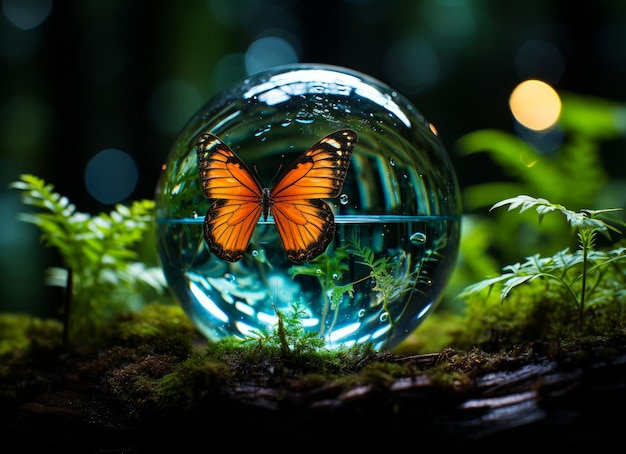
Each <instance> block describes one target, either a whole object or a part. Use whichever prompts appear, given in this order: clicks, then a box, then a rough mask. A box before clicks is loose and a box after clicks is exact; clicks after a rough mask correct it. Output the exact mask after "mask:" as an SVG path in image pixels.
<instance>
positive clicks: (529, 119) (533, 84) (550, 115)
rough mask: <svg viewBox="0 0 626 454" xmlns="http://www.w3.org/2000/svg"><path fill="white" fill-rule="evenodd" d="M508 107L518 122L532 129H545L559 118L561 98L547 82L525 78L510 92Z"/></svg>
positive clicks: (550, 126)
mask: <svg viewBox="0 0 626 454" xmlns="http://www.w3.org/2000/svg"><path fill="white" fill-rule="evenodd" d="M509 107H510V108H511V112H512V113H513V116H514V117H515V119H516V120H517V121H518V122H519V123H520V124H522V125H523V126H525V127H526V128H528V129H532V130H534V131H545V130H547V129H550V128H552V127H553V126H554V125H555V124H556V122H557V121H558V120H559V116H560V114H561V98H560V97H559V95H558V93H557V92H556V91H555V90H554V88H552V87H551V86H550V85H548V84H547V83H545V82H542V81H540V80H526V81H524V82H522V83H520V84H519V85H518V86H517V87H515V89H514V90H513V92H512V93H511V97H510V98H509Z"/></svg>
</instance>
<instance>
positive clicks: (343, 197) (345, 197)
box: [339, 194, 348, 205]
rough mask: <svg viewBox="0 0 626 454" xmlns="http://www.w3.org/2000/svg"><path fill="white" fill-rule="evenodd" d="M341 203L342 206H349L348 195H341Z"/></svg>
mask: <svg viewBox="0 0 626 454" xmlns="http://www.w3.org/2000/svg"><path fill="white" fill-rule="evenodd" d="M339 203H341V204H342V205H347V204H348V194H341V197H339Z"/></svg>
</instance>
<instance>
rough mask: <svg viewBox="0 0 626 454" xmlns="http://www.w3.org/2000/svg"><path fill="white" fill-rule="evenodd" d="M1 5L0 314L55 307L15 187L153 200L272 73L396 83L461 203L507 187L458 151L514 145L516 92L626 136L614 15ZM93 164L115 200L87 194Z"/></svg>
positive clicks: (439, 5) (618, 173)
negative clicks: (593, 112)
mask: <svg viewBox="0 0 626 454" xmlns="http://www.w3.org/2000/svg"><path fill="white" fill-rule="evenodd" d="M1 8H2V14H1V15H0V248H1V249H0V310H14V311H18V310H30V311H33V312H37V311H40V312H42V313H44V314H49V313H52V314H56V313H57V311H58V308H57V307H54V306H50V305H47V304H45V302H46V300H47V299H49V298H51V297H54V295H51V294H50V290H49V289H47V288H46V287H45V286H44V283H43V275H44V269H45V268H46V267H48V266H51V265H58V263H55V260H56V259H57V258H56V257H55V256H54V254H53V253H52V252H51V251H47V250H45V248H44V247H43V246H42V245H41V244H40V243H39V239H38V234H39V232H38V231H37V229H36V228H35V227H34V226H31V225H26V224H24V223H20V222H19V221H17V220H16V218H17V213H19V212H20V211H23V210H24V207H23V205H21V203H20V200H19V194H18V193H17V192H16V191H14V190H10V189H8V185H9V183H10V182H11V181H15V180H16V179H17V178H18V177H19V175H20V174H22V173H32V174H35V175H37V176H39V177H42V178H44V179H45V180H46V181H47V182H49V183H51V184H53V185H54V186H55V189H56V190H57V191H58V192H60V193H61V194H63V195H66V196H67V197H69V199H70V200H71V201H72V202H73V203H75V204H76V206H77V207H78V209H79V210H80V211H84V212H90V213H97V212H100V211H109V210H110V209H111V207H112V204H114V203H117V202H128V201H130V200H135V199H143V198H152V197H153V196H154V190H155V186H156V182H157V178H158V175H159V169H160V167H161V164H162V163H163V162H164V161H165V160H166V158H167V155H168V152H169V149H170V147H171V146H172V145H173V143H174V141H175V139H176V136H177V133H178V131H179V130H180V128H181V127H182V126H183V124H184V123H185V121H186V120H187V119H188V118H189V117H190V116H191V115H192V114H193V113H194V112H195V111H196V110H197V109H198V108H200V107H201V106H202V105H203V104H204V103H205V102H206V101H207V100H208V99H209V98H210V97H211V96H212V95H214V94H215V93H217V92H218V91H219V90H221V89H223V88H225V87H227V86H228V85H230V84H232V83H234V82H236V81H238V80H240V79H242V78H244V77H245V76H246V75H248V74H250V73H253V72H256V71H259V70H261V69H264V68H267V67H270V66H274V65H277V64H283V63H292V62H318V63H328V64H334V65H339V66H344V67H348V68H351V69H354V70H357V71H361V72H363V73H366V74H368V75H370V76H373V77H375V78H377V79H379V80H381V81H383V82H385V83H387V84H388V85H390V86H392V87H394V88H396V89H397V90H398V91H399V92H401V93H403V94H404V95H405V96H407V97H408V98H409V99H410V100H411V101H412V102H413V103H414V104H415V106H416V107H417V108H418V109H419V110H420V111H421V112H422V114H424V116H425V117H426V118H427V119H428V120H429V121H431V122H432V123H433V124H435V125H436V127H437V129H438V131H439V133H440V136H441V138H442V140H443V142H444V144H445V146H446V148H447V150H448V153H449V154H450V157H451V159H452V161H453V164H454V165H455V168H456V170H457V175H458V179H459V183H460V186H461V190H462V191H463V188H465V187H468V186H470V185H472V184H475V183H477V182H483V181H490V180H492V179H501V178H502V175H501V171H500V170H499V168H498V167H497V166H496V165H494V164H493V163H492V162H491V161H489V159H488V158H487V157H486V156H480V155H476V156H461V155H460V154H459V153H457V151H456V146H455V144H456V142H457V140H458V139H459V138H461V137H462V136H463V135H465V134H467V133H470V132H472V131H476V130H479V129H484V128H496V129H501V130H504V131H509V132H514V131H515V122H514V119H513V117H512V115H511V112H510V110H509V106H508V98H509V96H510V94H511V91H512V90H513V88H515V86H516V85H517V84H519V83H520V82H521V81H523V80H525V79H528V78H538V79H541V80H543V81H545V82H548V83H549V84H550V85H552V86H553V87H554V88H555V89H556V90H557V91H564V92H572V93H578V94H580V95H584V96H589V97H598V98H604V99H609V100H612V101H615V102H617V103H622V104H623V107H622V114H623V115H622V116H621V118H620V117H619V116H618V117H616V121H621V122H622V123H623V126H620V128H621V129H622V131H626V84H625V83H624V81H625V80H626V45H625V44H626V2H619V1H609V0H599V1H596V2H583V1H579V0H575V1H545V0H526V1H513V2H502V1H496V0H473V1H472V0H421V1H411V0H335V1H331V0H317V1H296V0H291V1H289V0H230V1H221V0H189V1H185V2H172V1H167V2H166V1H162V0H158V1H152V2H139V1H135V2H131V1H121V0H118V1H99V0H81V1H74V2H60V1H57V2H54V1H52V0H2V2H1ZM623 139H624V137H623V136H622V137H619V138H617V139H614V140H610V141H607V142H605V143H604V144H603V149H602V153H603V158H604V160H605V162H606V168H607V170H608V171H609V172H610V174H611V177H612V178H614V179H616V180H620V179H623V178H624V177H625V174H626V148H625V145H626V144H625V143H624V140H623ZM103 150H118V151H120V152H122V153H119V155H121V156H123V157H125V158H126V161H123V162H124V163H125V164H124V165H125V166H126V167H124V166H122V165H121V164H120V166H115V165H111V166H107V165H105V164H102V165H100V166H98V165H96V164H94V163H98V162H99V161H92V160H93V159H94V158H95V157H96V156H98V155H99V153H101V152H102V151H103ZM101 156H102V155H101ZM90 163H91V165H93V166H94V167H90ZM109 164H110V163H109ZM88 169H90V170H89V171H100V172H104V177H105V181H107V182H110V185H111V188H118V189H120V188H121V189H124V188H125V189H124V190H122V191H121V192H119V191H118V192H115V191H113V192H111V193H102V188H100V189H99V190H100V192H98V193H94V190H92V188H90V187H89V185H88V184H87V177H86V175H87V174H88ZM94 169H95V170H94ZM100 178H102V175H100ZM99 181H101V180H99ZM535 195H536V196H541V194H535ZM600 208H602V207H600Z"/></svg>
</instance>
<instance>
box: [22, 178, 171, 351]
mask: <svg viewBox="0 0 626 454" xmlns="http://www.w3.org/2000/svg"><path fill="white" fill-rule="evenodd" d="M10 187H11V188H13V189H17V190H20V191H22V202H23V203H24V204H26V205H30V206H31V207H33V208H36V209H38V211H37V212H31V213H23V214H21V215H20V217H19V219H20V220H22V221H24V222H28V223H31V224H34V225H36V226H37V227H39V229H40V230H41V240H42V242H43V243H44V244H45V245H46V246H48V247H50V248H53V249H56V250H57V251H58V253H59V255H60V256H61V259H62V261H63V265H64V268H51V269H50V270H48V272H49V277H50V279H48V281H49V283H50V284H52V285H59V286H62V287H65V292H66V301H65V307H64V323H63V328H64V341H65V343H66V344H67V343H68V342H69V339H70V335H72V336H73V335H75V334H77V333H80V334H81V335H83V336H84V337H88V336H89V337H93V334H94V333H93V329H94V328H97V327H98V326H99V322H100V320H102V319H105V318H107V317H111V316H114V315H116V314H119V313H121V312H124V311H130V310H132V309H133V308H136V309H139V308H140V307H141V306H142V303H143V301H144V298H143V292H142V290H143V291H146V290H153V291H156V292H157V293H158V294H160V293H162V291H163V289H165V288H166V284H165V279H164V277H163V275H162V272H161V270H160V268H158V267H156V266H155V267H148V266H146V265H145V264H144V263H142V262H139V261H137V258H138V254H137V251H136V250H135V249H134V248H135V247H136V246H137V245H138V243H140V241H142V240H143V239H144V235H145V232H146V230H147V229H148V228H149V227H150V226H151V225H152V211H153V208H154V202H153V201H152V200H141V201H135V202H133V203H132V204H131V205H130V206H125V205H122V204H118V205H117V206H116V207H115V209H114V210H113V211H111V212H110V213H108V214H107V213H101V214H100V215H98V216H92V215H90V214H87V213H81V212H79V211H77V210H76V207H75V206H74V205H73V204H72V203H70V201H69V200H68V198H67V197H64V196H61V195H60V194H58V193H56V192H54V187H53V186H52V185H50V184H46V182H45V181H44V180H42V179H40V178H37V177H35V176H33V175H28V174H26V175H21V178H20V180H18V181H15V182H13V183H12V184H11V185H10ZM73 340H76V341H77V342H78V339H73Z"/></svg>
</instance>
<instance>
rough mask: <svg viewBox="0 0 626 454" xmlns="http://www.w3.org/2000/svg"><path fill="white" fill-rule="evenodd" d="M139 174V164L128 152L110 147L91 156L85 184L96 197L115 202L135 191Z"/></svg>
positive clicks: (111, 202)
mask: <svg viewBox="0 0 626 454" xmlns="http://www.w3.org/2000/svg"><path fill="white" fill-rule="evenodd" d="M138 176H139V173H138V170H137V164H136V163H135V160H134V159H133V158H132V157H131V156H130V155H129V154H128V153H124V152H123V151H121V150H117V149H115V148H109V149H106V150H102V151H101V152H99V153H98V154H96V155H95V156H94V157H93V158H91V160H90V161H89V163H88V164H87V170H86V171H85V184H86V185H87V191H88V192H89V194H90V195H91V196H92V197H93V198H94V199H96V200H98V201H99V202H101V203H105V204H114V203H118V202H122V201H123V200H125V199H126V198H128V197H129V196H130V195H131V194H132V193H133V191H134V190H135V186H137V180H138Z"/></svg>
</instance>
